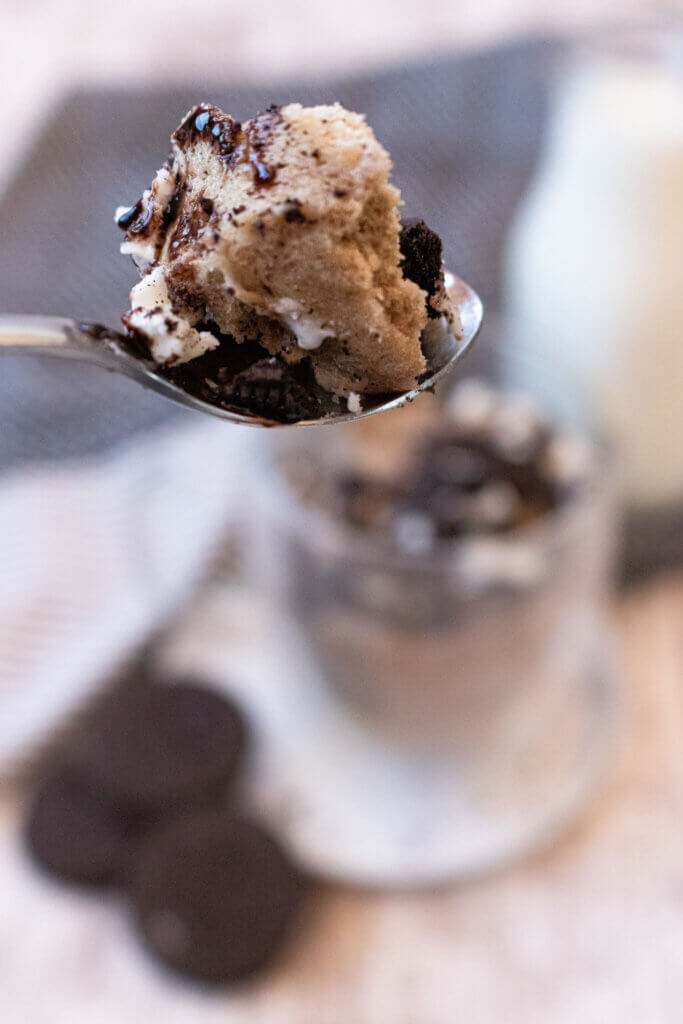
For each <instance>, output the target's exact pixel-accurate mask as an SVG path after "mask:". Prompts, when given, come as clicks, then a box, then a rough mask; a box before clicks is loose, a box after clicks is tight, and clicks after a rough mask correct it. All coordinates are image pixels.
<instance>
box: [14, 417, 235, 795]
mask: <svg viewBox="0 0 683 1024" xmlns="http://www.w3.org/2000/svg"><path fill="white" fill-rule="evenodd" d="M251 433H253V431H250V430H249V428H235V427H232V426H231V427H227V426H226V425H225V424H224V423H218V422H211V421H203V420H199V419H197V420H190V421H188V423H187V424H186V425H184V426H182V427H177V426H176V427H174V428H173V429H171V430H169V429H166V430H160V431H157V432H155V433H153V434H151V435H150V436H148V437H147V438H146V439H144V440H141V439H140V438H137V439H135V440H134V441H132V442H128V443H127V444H126V446H125V447H122V448H119V449H118V450H117V451H115V452H113V453H112V454H111V455H109V456H107V457H106V458H102V457H99V458H96V459H95V458H94V459H91V460H90V461H84V460H81V461H79V462H78V463H75V464H74V463H65V464H62V465H61V466H55V465H49V466H47V467H45V468H41V467H40V466H33V467H30V468H28V469H26V470H23V471H20V472H16V473H13V474H11V475H9V476H6V477H5V478H4V480H3V482H2V484H0V565H1V566H2V571H1V572H0V609H1V615H0V776H1V775H3V774H6V773H8V772H11V771H12V770H13V769H14V768H15V767H16V766H17V765H18V764H19V763H20V762H22V761H23V760H24V759H25V758H27V757H30V756H31V755H32V753H33V752H34V751H35V749H36V748H37V747H38V746H39V745H40V743H41V742H42V741H43V740H44V739H45V738H46V737H47V736H48V735H49V734H50V733H52V732H53V730H54V729H55V728H56V727H58V726H59V725H60V724H61V723H62V722H64V721H65V720H66V719H68V717H69V716H70V715H71V714H73V713H74V711H76V710H78V709H79V708H80V707H81V706H82V705H83V704H84V703H85V702H86V700H87V698H88V697H89V696H90V695H91V694H93V693H94V692H95V691H96V690H97V688H98V684H101V682H102V681H103V680H104V679H106V677H107V676H108V675H109V674H111V672H112V671H114V670H115V669H116V667H117V665H118V664H120V663H121V662H122V661H123V660H124V659H125V658H126V657H127V656H130V654H131V653H132V652H133V651H134V650H135V649H136V647H138V646H139V645H140V644H141V643H143V642H144V640H145V638H146V637H147V636H148V635H149V633H150V632H151V631H152V630H154V628H155V627H159V626H161V625H162V624H163V622H164V620H165V619H166V618H167V617H168V615H169V614H170V613H171V612H172V611H173V610H174V609H176V608H178V607H179V606H181V605H182V603H183V602H184V601H185V600H187V599H188V598H189V596H190V595H191V592H192V588H193V586H195V585H196V584H197V582H198V581H199V580H200V579H201V577H202V576H203V575H204V574H205V573H206V572H207V571H209V570H210V567H211V563H212V559H213V558H214V557H215V555H216V552H217V550H218V547H219V545H220V543H221V541H222V539H223V538H224V537H225V535H226V531H228V530H229V528H230V526H231V524H234V523H235V522H236V516H237V515H238V514H239V513H238V510H239V507H240V502H239V495H240V490H241V487H242V483H241V481H242V471H241V469H240V466H241V462H242V457H241V453H242V452H243V450H244V446H245V444H248V438H247V435H248V434H251Z"/></svg>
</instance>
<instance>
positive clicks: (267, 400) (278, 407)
mask: <svg viewBox="0 0 683 1024" xmlns="http://www.w3.org/2000/svg"><path fill="white" fill-rule="evenodd" d="M304 374H305V368H304V367H300V366H297V367H291V366H289V365H288V364H287V363H285V362H283V361H282V360H281V359H278V358H276V357H275V356H270V357H268V358H266V359H260V360H259V361H258V362H256V363H253V364H252V365H251V366H249V367H247V369H246V370H242V371H241V372H240V373H238V374H236V375H235V377H234V378H233V380H232V383H231V385H230V391H229V398H230V401H231V402H232V404H233V405H234V406H235V407H236V408H238V409H239V408H243V409H245V410H248V411H249V412H250V413H251V414H252V415H257V416H263V417H264V418H265V419H271V420H275V421H277V422H278V423H297V422H298V421H299V420H310V419H317V418H318V417H319V416H320V415H322V413H323V411H324V410H323V408H322V403H321V400H320V398H319V396H318V394H317V391H318V390H319V389H317V388H316V386H315V382H314V381H313V379H311V380H309V381H305V379H303V377H304Z"/></svg>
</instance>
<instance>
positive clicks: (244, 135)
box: [172, 103, 282, 186]
mask: <svg viewBox="0 0 683 1024" xmlns="http://www.w3.org/2000/svg"><path fill="white" fill-rule="evenodd" d="M280 121H282V113H281V108H280V107H277V106H272V107H269V108H268V110H266V111H265V113H262V114H257V116H256V117H255V118H253V119H252V121H250V122H249V125H248V127H247V128H246V129H245V128H244V127H243V126H242V125H241V124H240V122H239V121H235V120H233V118H231V117H230V115H229V114H224V113H223V111H222V110H219V108H218V107H214V106H213V105H212V104H210V103H200V104H199V105H198V106H196V107H194V108H193V109H192V110H191V111H190V113H189V114H188V115H187V117H186V118H185V120H184V121H183V122H182V123H181V124H180V125H179V126H178V128H176V130H175V132H174V133H173V136H172V140H173V142H174V143H175V144H176V145H177V146H180V147H181V148H185V147H187V146H188V145H190V144H192V143H194V142H197V141H198V140H199V139H203V140H204V141H208V142H211V144H212V145H214V146H215V147H216V150H217V152H218V156H219V157H220V159H221V160H222V161H223V162H225V163H227V164H229V165H233V164H239V163H249V164H250V165H251V167H252V169H253V172H254V184H255V185H258V186H266V185H271V184H272V183H273V181H274V180H275V175H276V172H277V168H275V167H273V166H272V165H270V164H269V163H267V162H266V161H265V160H264V159H263V151H264V149H265V147H266V145H267V143H268V142H269V141H270V137H271V135H272V132H273V128H274V127H275V125H277V124H279V122H280Z"/></svg>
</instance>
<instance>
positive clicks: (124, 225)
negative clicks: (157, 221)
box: [116, 195, 154, 235]
mask: <svg viewBox="0 0 683 1024" xmlns="http://www.w3.org/2000/svg"><path fill="white" fill-rule="evenodd" d="M153 212H154V203H153V202H152V201H151V197H149V196H148V195H142V196H140V198H139V199H138V201H137V203H136V204H135V206H131V207H130V209H128V210H126V211H125V212H124V213H122V214H121V216H120V217H117V218H116V223H117V224H118V226H119V227H120V228H121V230H122V231H127V232H128V233H129V234H132V235H135V234H140V232H142V231H146V230H147V228H148V227H149V222H150V220H151V219H152V213H153Z"/></svg>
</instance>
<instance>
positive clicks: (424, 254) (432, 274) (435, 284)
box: [399, 219, 443, 319]
mask: <svg viewBox="0 0 683 1024" xmlns="http://www.w3.org/2000/svg"><path fill="white" fill-rule="evenodd" d="M399 244H400V247H401V255H402V260H401V263H400V267H401V270H402V271H403V274H404V276H405V277H407V278H409V280H411V281H414V282H415V284H416V285H418V287H420V288H422V290H423V291H425V292H426V293H427V313H428V315H429V316H430V317H432V318H434V319H435V318H436V317H438V316H439V315H440V314H439V312H438V311H437V310H435V309H434V308H433V307H432V305H431V303H430V302H429V300H430V299H432V298H433V297H434V296H435V295H436V294H437V291H438V290H439V287H440V286H441V285H442V283H443V262H442V261H443V245H442V242H441V239H440V238H439V236H438V235H437V234H436V232H435V231H432V230H431V228H428V227H427V225H426V224H425V222H424V221H423V220H417V219H410V220H404V221H403V225H402V227H401V234H400V238H399Z"/></svg>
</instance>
